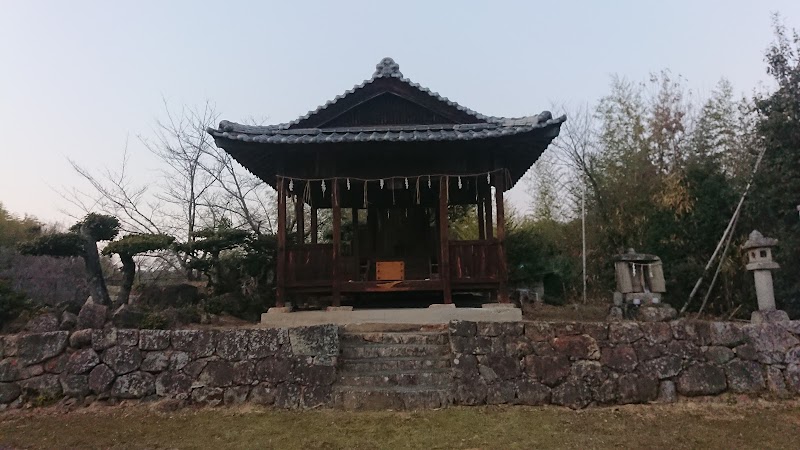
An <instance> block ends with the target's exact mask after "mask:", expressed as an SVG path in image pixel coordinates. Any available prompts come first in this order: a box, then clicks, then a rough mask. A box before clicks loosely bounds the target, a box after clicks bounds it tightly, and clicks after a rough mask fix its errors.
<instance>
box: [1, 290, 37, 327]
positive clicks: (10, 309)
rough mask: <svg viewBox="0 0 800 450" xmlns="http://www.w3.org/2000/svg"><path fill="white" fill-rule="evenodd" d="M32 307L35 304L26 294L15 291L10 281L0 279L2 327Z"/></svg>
mask: <svg viewBox="0 0 800 450" xmlns="http://www.w3.org/2000/svg"><path fill="white" fill-rule="evenodd" d="M32 308H33V304H32V303H31V302H30V300H28V298H27V297H26V296H25V294H23V293H21V292H17V291H15V290H14V289H12V288H11V286H10V285H9V283H8V281H6V280H2V279H0V328H3V327H4V326H5V325H6V324H8V323H9V322H11V321H13V320H14V319H16V318H17V317H19V316H20V314H22V313H23V312H26V311H30V310H31V309H32Z"/></svg>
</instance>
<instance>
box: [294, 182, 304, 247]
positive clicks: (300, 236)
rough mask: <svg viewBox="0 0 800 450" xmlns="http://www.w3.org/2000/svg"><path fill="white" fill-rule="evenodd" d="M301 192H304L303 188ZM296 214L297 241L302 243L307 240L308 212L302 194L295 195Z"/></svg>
mask: <svg viewBox="0 0 800 450" xmlns="http://www.w3.org/2000/svg"><path fill="white" fill-rule="evenodd" d="M297 184H300V183H297ZM299 192H303V190H302V189H301V190H300V191H299ZM294 216H295V222H296V223H297V243H298V244H302V243H304V242H305V241H306V214H305V205H304V203H303V197H302V195H301V194H298V195H295V202H294Z"/></svg>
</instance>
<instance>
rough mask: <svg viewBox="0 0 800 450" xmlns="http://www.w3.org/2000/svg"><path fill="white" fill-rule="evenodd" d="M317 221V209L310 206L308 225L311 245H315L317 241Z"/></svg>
mask: <svg viewBox="0 0 800 450" xmlns="http://www.w3.org/2000/svg"><path fill="white" fill-rule="evenodd" d="M317 220H318V217H317V208H316V207H315V206H312V207H311V225H310V226H311V230H310V231H309V232H310V233H311V243H312V244H316V243H317V239H318V238H317V235H318V234H319V232H318V231H317V227H318V225H317Z"/></svg>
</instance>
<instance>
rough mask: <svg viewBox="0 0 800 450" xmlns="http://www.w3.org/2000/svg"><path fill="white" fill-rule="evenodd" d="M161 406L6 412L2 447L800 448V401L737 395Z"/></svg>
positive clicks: (0, 423)
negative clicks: (516, 402)
mask: <svg viewBox="0 0 800 450" xmlns="http://www.w3.org/2000/svg"><path fill="white" fill-rule="evenodd" d="M160 409H161V408H160V407H159V405H158V404H150V405H127V406H113V407H111V406H91V407H88V408H82V409H77V410H74V411H71V412H65V411H64V410H63V409H59V408H58V407H51V408H42V409H37V410H27V411H9V412H5V413H0V448H3V449H5V448H47V449H58V448H152V449H160V448H186V449H201V448H214V449H225V448H237V449H238V448H245V449H247V448H276V449H277V448H280V449H323V448H324V449H373V448H381V449H383V448H387V449H394V448H413V449H417V448H425V449H428V448H461V449H517V448H518V449H529V448H580V449H586V448H637V449H643V448H647V449H650V448H670V449H680V448H703V449H707V448H709V449H714V448H718V449H734V448H735V449H740V448H758V449H767V448H776V449H777V448H787V449H788V448H797V446H798V437H800V402H795V401H792V402H777V403H770V402H766V401H759V400H749V399H735V398H730V399H728V400H727V401H724V402H720V401H715V402H694V403H679V404H674V405H631V406H624V407H607V408H591V409H587V410H582V411H572V410H569V409H564V408H557V407H540V408H535V407H513V406H512V407H455V408H449V409H444V410H433V411H419V412H393V411H380V412H367V411H364V412H361V411H359V412H348V411H339V410H330V409H320V410H312V411H278V410H271V409H262V408H258V407H252V406H245V407H239V408H203V409H192V408H187V409H182V410H178V411H176V412H163V411H160Z"/></svg>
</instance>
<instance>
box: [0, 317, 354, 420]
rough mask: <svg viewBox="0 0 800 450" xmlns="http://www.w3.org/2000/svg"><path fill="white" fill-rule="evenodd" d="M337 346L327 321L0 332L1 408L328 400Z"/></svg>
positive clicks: (293, 403) (290, 403)
mask: <svg viewBox="0 0 800 450" xmlns="http://www.w3.org/2000/svg"><path fill="white" fill-rule="evenodd" d="M338 354H339V337H338V329H337V327H335V326H330V325H328V326H325V325H323V326H314V327H303V328H293V329H288V330H287V329H243V330H225V331H211V330H175V331H167V330H141V331H140V330H123V329H106V330H81V331H76V332H74V333H72V334H71V335H70V333H69V332H67V331H54V332H50V333H41V334H26V335H10V336H5V337H2V338H0V358H2V360H0V409H2V408H4V407H9V406H12V407H13V406H18V405H22V404H25V403H31V404H34V405H36V404H46V403H49V402H51V401H55V400H60V399H62V398H64V397H66V398H75V399H81V400H83V401H84V402H85V403H87V402H91V401H94V400H106V399H158V398H175V399H180V400H184V401H186V402H190V403H199V404H208V405H218V404H222V403H225V404H236V403H241V402H244V401H247V400H249V401H252V402H254V403H260V404H269V405H272V404H274V405H277V406H279V407H285V408H295V407H313V406H318V405H328V404H330V402H331V385H332V384H333V381H334V376H335V364H336V356H337V355H338ZM112 401H114V400H112Z"/></svg>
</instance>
